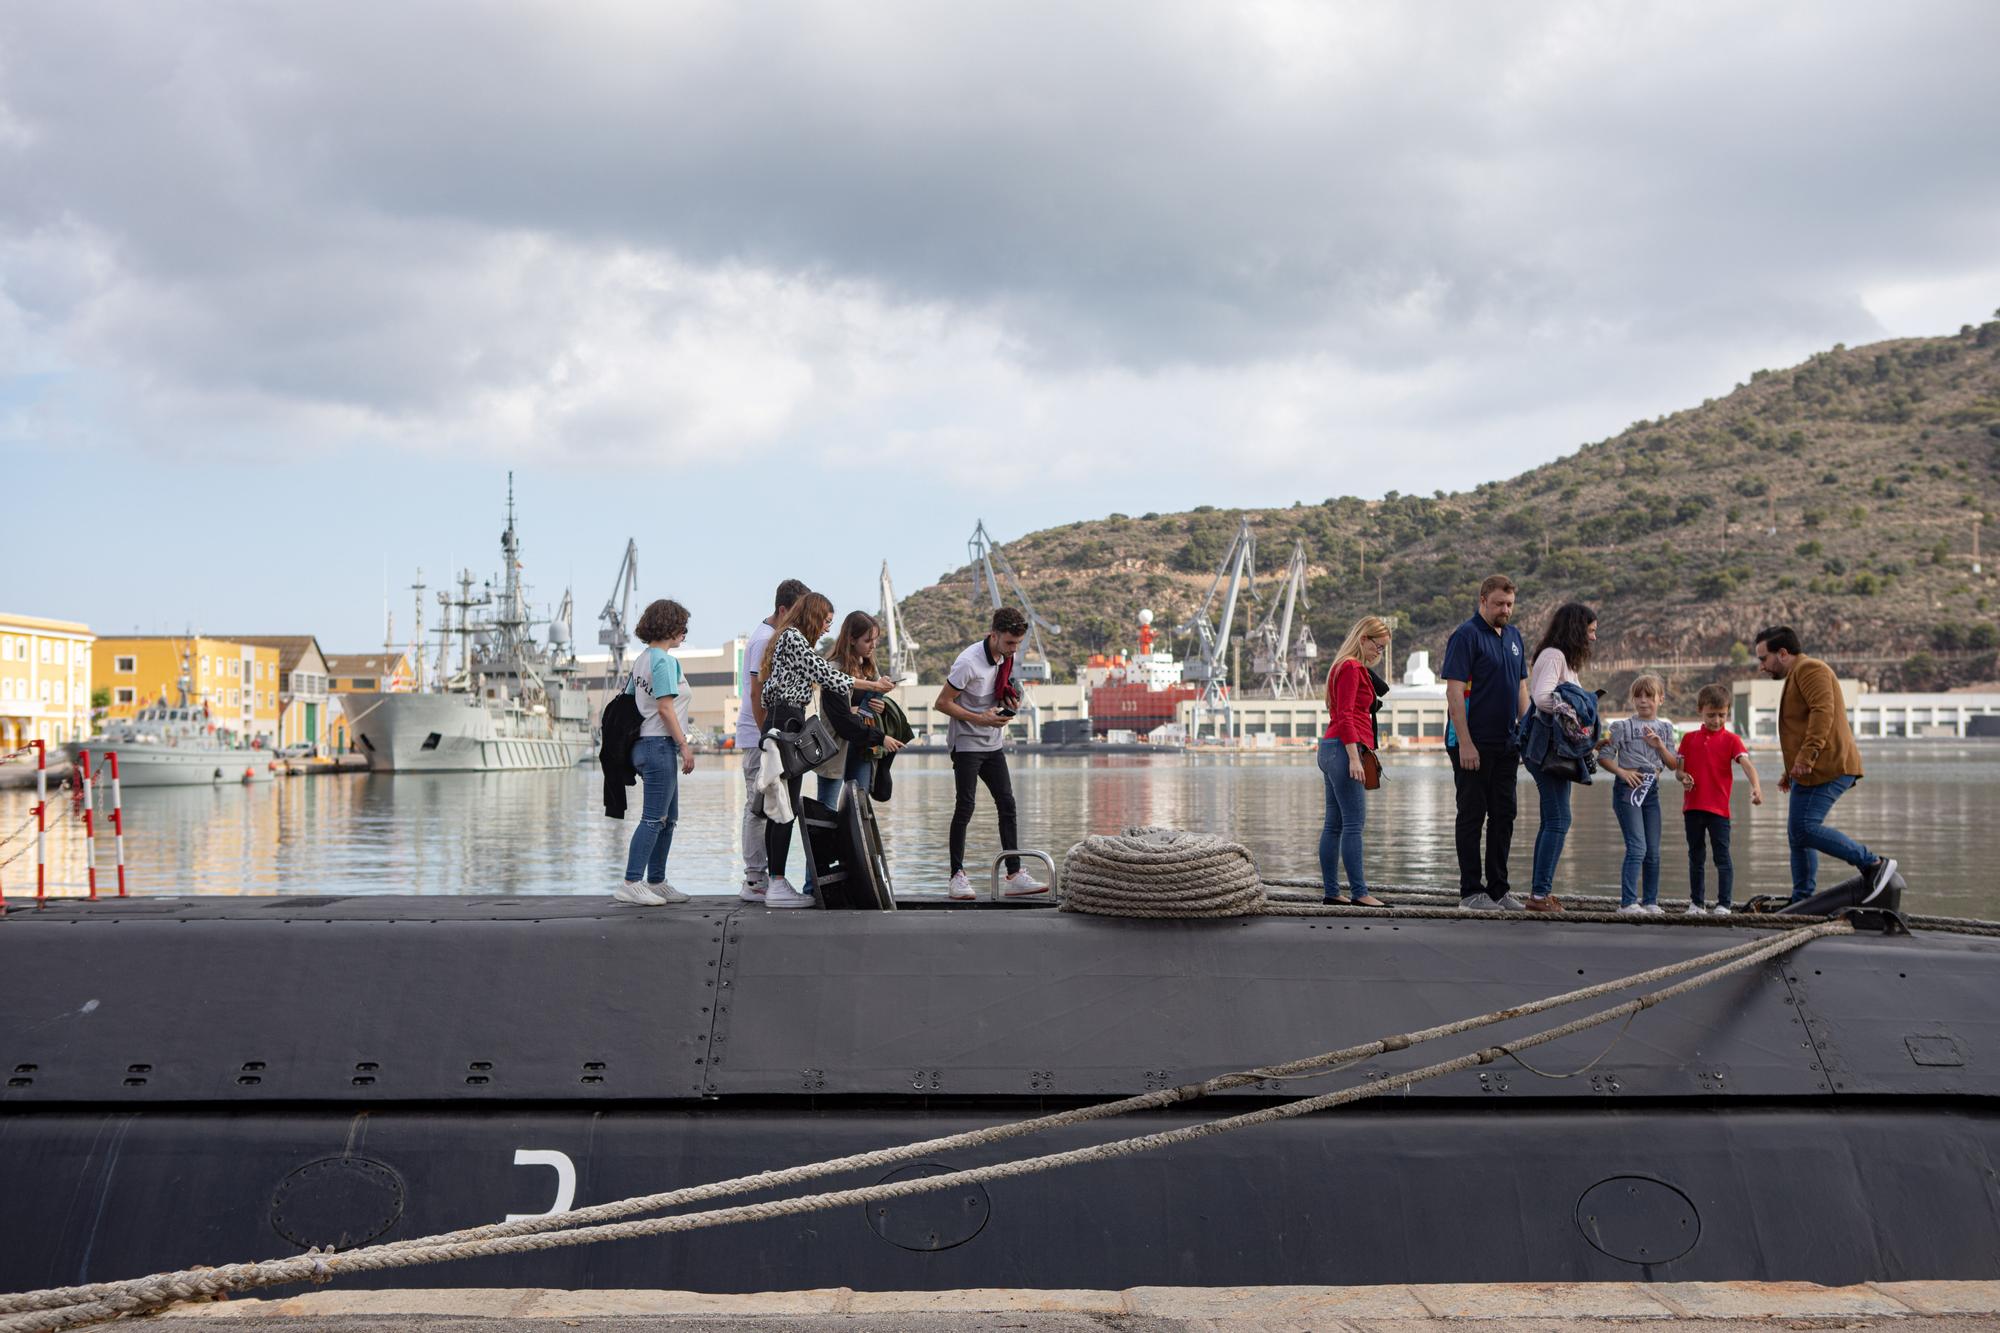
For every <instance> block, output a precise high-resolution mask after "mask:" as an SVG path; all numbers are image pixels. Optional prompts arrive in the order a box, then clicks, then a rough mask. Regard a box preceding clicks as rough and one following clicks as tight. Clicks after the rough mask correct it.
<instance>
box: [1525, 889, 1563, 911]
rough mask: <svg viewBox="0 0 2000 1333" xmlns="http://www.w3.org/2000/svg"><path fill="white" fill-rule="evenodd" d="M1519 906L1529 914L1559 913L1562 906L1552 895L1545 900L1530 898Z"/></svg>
mask: <svg viewBox="0 0 2000 1333" xmlns="http://www.w3.org/2000/svg"><path fill="white" fill-rule="evenodd" d="M1521 905H1522V906H1523V907H1525V908H1527V909H1528V910H1529V911H1530V912H1560V911H1562V909H1563V905H1562V904H1561V903H1559V902H1557V901H1556V896H1555V895H1554V894H1553V893H1552V894H1550V895H1549V896H1548V897H1546V898H1530V899H1528V901H1527V902H1525V903H1523V904H1521Z"/></svg>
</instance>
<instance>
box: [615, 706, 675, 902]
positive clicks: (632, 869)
mask: <svg viewBox="0 0 2000 1333" xmlns="http://www.w3.org/2000/svg"><path fill="white" fill-rule="evenodd" d="M632 767H633V768H635V769H637V770H638V773H639V780H640V781H641V782H643V783H645V784H646V795H645V799H644V801H642V802H641V804H640V807H639V827H637V828H635V829H633V830H632V845H631V846H630V847H629V848H627V849H626V852H625V882H626V883H627V884H630V883H633V882H635V881H636V880H638V878H639V877H640V876H641V875H642V874H643V875H644V876H645V879H646V882H647V883H648V884H661V883H664V882H665V881H666V878H667V853H668V852H669V851H671V850H673V845H674V825H675V824H677V823H679V822H680V817H681V747H680V746H678V745H676V744H674V742H673V738H672V737H670V736H641V737H640V738H639V739H638V740H637V741H635V742H633V744H632Z"/></svg>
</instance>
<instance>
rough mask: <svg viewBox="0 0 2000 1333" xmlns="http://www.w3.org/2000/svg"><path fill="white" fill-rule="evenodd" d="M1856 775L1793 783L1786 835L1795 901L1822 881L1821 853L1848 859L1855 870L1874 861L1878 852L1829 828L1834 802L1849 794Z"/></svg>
mask: <svg viewBox="0 0 2000 1333" xmlns="http://www.w3.org/2000/svg"><path fill="white" fill-rule="evenodd" d="M1853 785H1854V779H1853V778H1851V777H1849V776H1847V775H1846V774H1842V775H1841V776H1839V777H1837V778H1834V779H1833V780H1831V781H1829V782H1822V783H1819V784H1818V785H1816V786H1812V787H1807V786H1804V785H1802V784H1800V783H1797V782H1794V783H1793V784H1792V801H1791V805H1790V806H1789V807H1787V809H1786V813H1785V837H1786V839H1787V840H1788V841H1789V842H1790V843H1791V844H1792V901H1793V902H1797V901H1798V900H1799V899H1801V898H1810V897H1812V896H1813V893H1814V892H1815V891H1816V889H1817V886H1818V883H1819V854H1820V853H1821V852H1825V853H1826V854H1827V855H1828V856H1831V857H1834V858H1835V859H1837V860H1841V861H1845V862H1847V864H1849V865H1851V866H1853V867H1854V868H1855V869H1856V870H1866V869H1867V868H1868V867H1869V866H1872V865H1874V864H1875V854H1874V853H1873V852H1871V851H1869V850H1868V849H1867V848H1866V847H1863V846H1862V845H1861V844H1860V843H1858V842H1856V841H1855V840H1854V839H1852V838H1850V837H1848V836H1847V835H1846V834H1845V833H1842V832H1841V831H1840V830H1839V829H1834V828H1828V827H1827V826H1826V817H1827V816H1828V815H1830V814H1832V813H1833V803H1834V802H1835V801H1837V800H1839V799H1840V798H1841V797H1842V796H1845V795H1846V794H1847V789H1848V788H1849V787H1852V786H1853Z"/></svg>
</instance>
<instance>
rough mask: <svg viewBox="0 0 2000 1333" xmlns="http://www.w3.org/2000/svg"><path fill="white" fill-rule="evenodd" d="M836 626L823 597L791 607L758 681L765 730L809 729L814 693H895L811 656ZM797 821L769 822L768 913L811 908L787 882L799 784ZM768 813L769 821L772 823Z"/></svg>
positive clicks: (883, 683)
mask: <svg viewBox="0 0 2000 1333" xmlns="http://www.w3.org/2000/svg"><path fill="white" fill-rule="evenodd" d="M832 624H833V603H832V602H830V601H828V600H827V599H826V598H825V596H823V595H822V594H820V593H816V592H809V593H807V594H806V595H805V596H803V597H801V598H799V600H798V601H796V602H794V603H792V607H791V609H790V610H789V611H787V612H785V614H784V615H783V616H781V617H780V618H779V619H778V621H777V623H776V624H775V625H774V626H773V627H772V630H773V633H772V635H771V642H770V643H769V644H767V645H766V646H765V648H764V660H763V662H762V663H760V664H759V665H758V668H757V679H758V680H760V681H762V682H763V696H762V697H763V700H764V729H765V731H767V732H771V731H790V730H795V729H797V728H799V727H801V726H804V725H805V720H806V705H807V704H808V703H810V702H812V695H813V691H814V690H815V689H818V690H824V691H825V692H826V693H827V694H828V695H829V696H831V697H833V698H837V699H842V700H844V699H846V698H847V697H848V695H849V692H850V691H852V690H853V689H854V688H855V686H856V685H859V686H860V687H861V688H863V689H867V690H878V691H880V692H881V693H883V694H887V693H888V692H889V691H890V690H892V689H894V688H895V687H896V682H894V681H892V680H880V679H868V680H860V681H857V680H856V679H855V678H854V677H853V676H851V675H849V674H848V673H846V672H844V671H842V670H840V669H839V668H837V667H836V666H834V664H833V663H831V662H829V661H827V660H826V659H825V658H824V657H821V656H820V655H819V654H818V653H816V652H814V651H813V644H814V643H816V642H818V640H819V638H820V636H821V635H823V634H825V633H826V631H827V629H828V627H830V626H831V625H832ZM787 786H788V791H789V794H790V796H791V802H790V804H791V813H792V816H793V818H792V819H787V820H785V821H784V822H782V823H780V822H779V821H778V820H776V819H771V820H770V822H769V824H768V825H767V827H766V828H765V831H764V853H765V856H766V859H767V860H768V861H769V863H770V867H771V882H770V887H768V888H767V889H765V890H764V905H765V906H766V907H807V906H810V905H811V904H812V899H811V898H810V897H809V896H807V895H806V894H803V893H800V892H799V891H798V890H797V889H795V888H793V887H792V885H791V881H789V880H787V879H786V878H785V860H786V857H787V856H788V855H789V854H790V852H791V846H792V824H793V822H794V821H795V820H796V817H797V811H798V797H799V792H798V783H797V782H796V781H795V780H794V781H791V782H789V783H788V784H787ZM768 813H769V812H768V811H767V817H768Z"/></svg>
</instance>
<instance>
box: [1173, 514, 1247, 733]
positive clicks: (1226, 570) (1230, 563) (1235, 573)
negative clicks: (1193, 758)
mask: <svg viewBox="0 0 2000 1333" xmlns="http://www.w3.org/2000/svg"><path fill="white" fill-rule="evenodd" d="M1256 564H1257V536H1256V534H1255V533H1253V532H1251V531H1250V520H1249V519H1247V518H1246V519H1243V520H1242V521H1241V522H1240V523H1239V524H1238V526H1237V529H1236V539H1235V540H1234V541H1232V542H1230V543H1229V550H1228V551H1226V552H1224V553H1223V557H1222V563H1221V564H1219V565H1217V566H1216V567H1215V577H1214V578H1213V579H1211V580H1210V581H1209V584H1208V596H1206V597H1204V598H1202V601H1201V609H1200V610H1198V611H1196V612H1195V613H1194V615H1193V616H1191V617H1189V619H1188V621H1187V623H1186V624H1184V625H1180V626H1177V627H1176V628H1175V630H1174V634H1175V635H1176V636H1180V635H1187V634H1192V635H1193V636H1194V641H1195V642H1194V652H1193V653H1192V654H1191V655H1190V656H1189V657H1188V658H1187V660H1186V663H1185V665H1184V667H1183V668H1182V671H1181V679H1182V680H1184V681H1186V682H1187V683H1188V684H1190V685H1194V686H1198V687H1199V688H1200V689H1201V693H1200V694H1199V695H1197V696H1196V698H1195V701H1194V732H1193V734H1192V735H1190V736H1189V739H1190V740H1192V739H1194V737H1195V736H1198V735H1200V734H1201V723H1202V714H1203V713H1205V712H1207V711H1208V710H1210V709H1220V710H1221V712H1222V725H1223V728H1224V729H1225V730H1227V729H1228V727H1229V724H1230V721H1231V714H1230V708H1229V691H1228V690H1227V688H1226V684H1227V681H1228V676H1229V666H1228V662H1227V660H1226V658H1227V655H1228V645H1229V630H1230V626H1231V625H1232V624H1233V623H1234V621H1235V617H1236V602H1237V599H1238V598H1239V597H1241V596H1243V595H1244V594H1245V593H1248V594H1250V595H1251V596H1253V597H1254V596H1255V595H1256V594H1255V588H1254V584H1255V580H1256V573H1255V566H1256ZM1225 580H1226V581H1227V582H1226V584H1225ZM1218 592H1221V593H1222V616H1221V619H1220V621H1219V622H1218V621H1211V620H1210V619H1209V618H1208V613H1209V611H1210V609H1211V608H1212V607H1214V605H1215V597H1216V594H1217V593H1218ZM1218 623H1219V624H1220V625H1221V627H1222V630H1221V634H1220V636H1219V637H1218V635H1217V633H1216V625H1217V624H1218Z"/></svg>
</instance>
